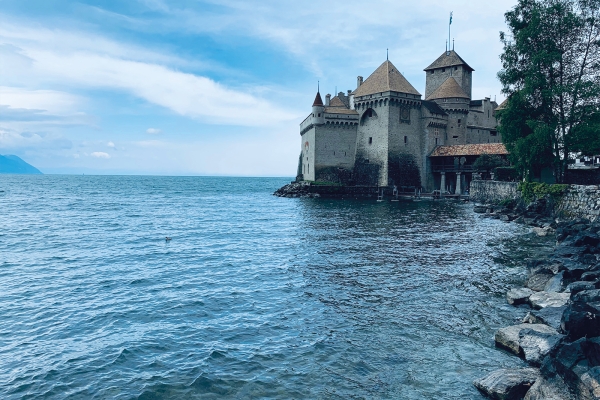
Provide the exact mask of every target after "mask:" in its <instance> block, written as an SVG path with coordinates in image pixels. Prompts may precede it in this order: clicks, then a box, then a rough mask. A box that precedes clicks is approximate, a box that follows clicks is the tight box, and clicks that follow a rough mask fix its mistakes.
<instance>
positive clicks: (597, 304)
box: [473, 199, 600, 400]
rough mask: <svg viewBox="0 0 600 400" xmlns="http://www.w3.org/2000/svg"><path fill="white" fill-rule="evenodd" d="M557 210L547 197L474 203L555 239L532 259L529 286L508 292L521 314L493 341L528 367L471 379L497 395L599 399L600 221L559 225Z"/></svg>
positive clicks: (485, 211)
mask: <svg viewBox="0 0 600 400" xmlns="http://www.w3.org/2000/svg"><path fill="white" fill-rule="evenodd" d="M575 201H576V202H580V200H575ZM582 201H583V202H587V200H585V199H584V200H582ZM515 204H516V202H515ZM586 204H587V203H586ZM551 208H552V207H551V206H550V205H549V204H547V203H546V201H545V200H543V199H542V200H538V201H536V202H534V203H532V204H530V205H529V206H528V207H526V208H524V209H523V208H519V207H518V206H513V207H507V206H492V205H483V206H482V205H480V206H475V211H476V212H479V213H482V214H484V215H485V216H487V217H491V218H499V219H503V220H505V221H511V220H513V221H517V222H521V223H525V224H528V225H530V226H532V228H533V230H534V231H535V232H536V233H537V234H538V235H555V236H556V246H555V248H554V251H553V252H552V253H551V254H548V255H546V256H544V257H539V258H535V259H531V260H528V262H527V271H528V278H527V281H526V282H525V285H524V287H519V288H514V289H511V290H510V291H509V292H508V293H507V294H506V299H507V302H508V303H509V304H512V305H513V306H515V307H520V308H522V309H523V319H522V321H521V323H519V324H516V325H513V326H508V327H504V328H501V329H498V331H497V332H496V334H495V338H494V339H495V342H496V345H497V347H499V348H502V349H504V350H506V351H509V352H511V353H513V354H515V356H518V357H521V358H523V359H524V360H525V361H526V362H527V363H528V364H529V365H530V367H529V368H521V369H499V370H497V371H494V372H492V373H491V374H488V375H487V376H485V377H482V378H481V379H477V380H476V381H474V382H473V384H474V385H475V386H476V387H477V388H478V389H479V390H480V391H481V392H482V393H484V394H485V395H487V396H489V397H491V398H493V399H503V400H512V399H526V400H542V399H546V400H568V399H569V400H570V399H586V400H587V399H600V221H597V222H590V221H589V220H586V219H582V218H576V219H572V220H569V221H566V222H561V221H560V220H554V219H552V218H551V217H550V216H549V212H551V211H552V210H551Z"/></svg>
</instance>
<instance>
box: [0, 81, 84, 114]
mask: <svg viewBox="0 0 600 400" xmlns="http://www.w3.org/2000/svg"><path fill="white" fill-rule="evenodd" d="M81 102H82V99H80V98H79V97H78V96H75V95H72V94H70V93H66V92H61V91H56V90H28V89H23V88H19V87H10V86H0V106H4V107H5V108H7V109H12V110H15V109H29V110H32V111H35V113H38V114H40V113H43V114H46V115H63V116H64V115H70V114H74V113H76V110H77V107H76V105H77V104H81ZM7 111H8V110H7Z"/></svg>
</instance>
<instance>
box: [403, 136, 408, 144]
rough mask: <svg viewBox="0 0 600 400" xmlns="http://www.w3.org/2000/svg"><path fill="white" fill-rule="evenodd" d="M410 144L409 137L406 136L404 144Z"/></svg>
mask: <svg viewBox="0 0 600 400" xmlns="http://www.w3.org/2000/svg"><path fill="white" fill-rule="evenodd" d="M406 143H408V136H404V144H406Z"/></svg>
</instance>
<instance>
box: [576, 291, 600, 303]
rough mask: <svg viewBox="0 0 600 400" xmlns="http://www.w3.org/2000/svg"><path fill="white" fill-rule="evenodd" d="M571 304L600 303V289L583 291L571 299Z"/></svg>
mask: <svg viewBox="0 0 600 400" xmlns="http://www.w3.org/2000/svg"><path fill="white" fill-rule="evenodd" d="M571 299H572V300H573V303H596V302H600V289H593V290H583V291H581V292H579V293H576V294H574V295H573V297H572V298H571Z"/></svg>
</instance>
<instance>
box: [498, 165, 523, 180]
mask: <svg viewBox="0 0 600 400" xmlns="http://www.w3.org/2000/svg"><path fill="white" fill-rule="evenodd" d="M518 178H519V173H518V172H517V170H516V168H515V167H497V168H496V169H494V179H496V180H497V181H502V182H514V181H516V180H517V179H518Z"/></svg>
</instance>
